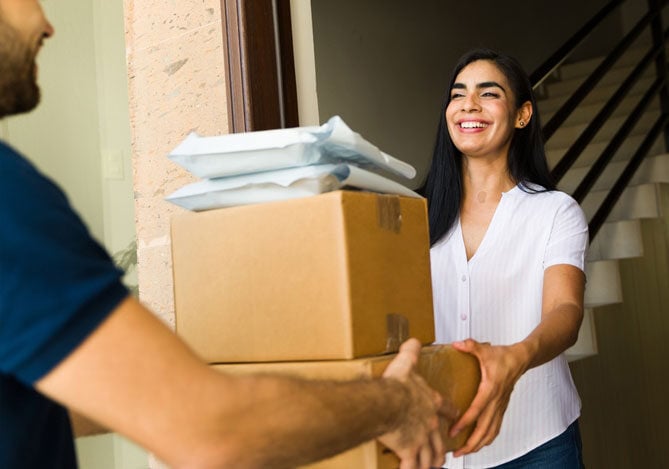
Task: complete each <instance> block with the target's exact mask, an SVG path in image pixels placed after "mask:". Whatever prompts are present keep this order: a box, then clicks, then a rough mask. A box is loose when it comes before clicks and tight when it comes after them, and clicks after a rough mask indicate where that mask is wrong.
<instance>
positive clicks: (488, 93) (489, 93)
mask: <svg viewBox="0 0 669 469" xmlns="http://www.w3.org/2000/svg"><path fill="white" fill-rule="evenodd" d="M481 96H483V97H486V98H499V93H495V92H494V91H485V92H483V93H482V94H481Z"/></svg>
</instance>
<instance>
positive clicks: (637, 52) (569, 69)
mask: <svg viewBox="0 0 669 469" xmlns="http://www.w3.org/2000/svg"><path fill="white" fill-rule="evenodd" d="M650 47H651V46H650V44H646V45H643V44H639V45H637V46H635V47H634V48H631V49H629V50H628V51H627V52H625V54H623V55H622V56H621V57H620V59H618V60H617V61H616V63H615V64H613V68H614V69H615V68H619V67H628V66H630V65H635V64H637V63H638V62H639V60H641V58H642V57H643V56H644V55H645V54H646V53H647V52H648V51H649V50H650ZM668 50H669V48H668ZM602 60H604V57H595V58H592V59H588V60H580V61H578V62H573V63H566V64H563V65H561V66H560V68H559V69H558V76H559V77H560V79H562V80H570V79H572V78H577V77H579V76H583V75H589V74H591V73H592V72H593V71H594V70H595V69H596V68H597V67H598V66H599V64H600V63H601V62H602Z"/></svg>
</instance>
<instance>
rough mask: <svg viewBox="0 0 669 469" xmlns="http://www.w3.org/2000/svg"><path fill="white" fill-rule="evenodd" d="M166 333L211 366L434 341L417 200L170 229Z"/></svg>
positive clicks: (177, 222) (233, 216)
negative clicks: (170, 314)
mask: <svg viewBox="0 0 669 469" xmlns="http://www.w3.org/2000/svg"><path fill="white" fill-rule="evenodd" d="M172 257H173V273H174V289H175V291H174V293H175V308H176V332H177V334H179V335H180V336H181V337H182V338H184V339H185V340H186V342H188V343H189V344H190V345H191V346H192V347H193V348H194V349H195V350H196V352H198V353H199V354H200V355H201V356H202V357H203V358H204V359H205V360H207V361H208V362H209V363H217V362H218V363H223V362H264V361H291V360H329V359H352V358H356V357H361V356H368V355H373V354H378V353H385V352H393V351H396V350H397V349H398V346H399V344H400V343H401V342H402V341H404V340H405V339H406V338H407V337H409V336H412V337H416V338H418V339H419V340H420V341H421V342H422V343H424V344H428V343H432V342H433V341H434V319H433V310H432V286H431V281H430V256H429V230H428V223H427V209H426V203H425V200H424V199H416V198H409V197H399V196H390V195H380V194H373V193H368V192H353V191H337V192H331V193H327V194H322V195H318V196H313V197H306V198H303V199H296V200H290V201H282V202H273V203H266V204H258V205H249V206H243V207H233V208H226V209H220V210H211V211H205V212H198V213H195V212H188V213H183V214H179V215H177V216H175V217H174V218H173V221H172Z"/></svg>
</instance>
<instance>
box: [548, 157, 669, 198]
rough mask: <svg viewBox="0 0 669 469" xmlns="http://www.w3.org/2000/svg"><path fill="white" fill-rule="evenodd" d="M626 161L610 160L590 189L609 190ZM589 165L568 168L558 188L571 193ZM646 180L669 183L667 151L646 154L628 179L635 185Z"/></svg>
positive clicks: (646, 181) (586, 171) (588, 168)
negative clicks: (657, 153)
mask: <svg viewBox="0 0 669 469" xmlns="http://www.w3.org/2000/svg"><path fill="white" fill-rule="evenodd" d="M627 163H628V161H624V160H623V161H612V162H610V163H609V164H608V166H607V167H606V168H605V169H604V172H603V173H602V175H601V176H600V177H599V179H597V181H596V182H595V185H594V186H593V187H592V189H591V190H595V191H597V190H609V189H611V188H612V187H613V185H614V184H615V182H616V181H617V179H618V177H619V176H620V174H622V172H623V170H624V169H625V166H627ZM590 168H591V166H581V167H578V168H572V169H571V170H569V171H568V172H567V173H566V174H565V175H564V177H563V178H562V180H561V181H560V184H559V188H560V190H562V191H564V192H567V193H569V194H572V193H573V192H574V191H575V190H576V188H577V187H578V185H579V184H580V183H581V181H582V180H583V178H584V177H585V175H586V174H587V173H588V171H589V170H590ZM648 182H655V183H660V182H666V183H669V153H662V154H659V155H655V156H647V157H646V158H645V159H644V161H643V162H642V163H641V166H639V169H638V170H637V171H636V173H635V174H634V177H633V178H632V180H631V181H630V185H632V186H637V185H639V184H645V183H648Z"/></svg>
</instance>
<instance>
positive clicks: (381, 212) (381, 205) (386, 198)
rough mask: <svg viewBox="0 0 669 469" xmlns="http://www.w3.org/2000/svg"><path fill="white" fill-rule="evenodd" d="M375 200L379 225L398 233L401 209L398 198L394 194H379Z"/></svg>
mask: <svg viewBox="0 0 669 469" xmlns="http://www.w3.org/2000/svg"><path fill="white" fill-rule="evenodd" d="M376 200H377V202H376V214H377V217H378V223H379V227H380V228H382V229H384V230H388V231H392V232H393V233H399V232H400V229H401V228H402V211H401V209H400V198H399V196H396V195H379V196H378V197H377V199H376Z"/></svg>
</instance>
